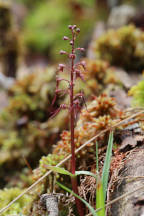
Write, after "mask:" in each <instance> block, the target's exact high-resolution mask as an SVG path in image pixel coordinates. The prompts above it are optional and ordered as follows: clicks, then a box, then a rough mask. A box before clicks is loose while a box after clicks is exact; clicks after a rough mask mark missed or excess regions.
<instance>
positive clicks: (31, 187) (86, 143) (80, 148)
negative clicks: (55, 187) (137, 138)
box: [0, 110, 144, 214]
mask: <svg viewBox="0 0 144 216" xmlns="http://www.w3.org/2000/svg"><path fill="white" fill-rule="evenodd" d="M142 113H144V110H143V111H140V112H138V113H135V114H133V115H131V116H129V117H128V118H126V119H124V120H122V121H120V122H118V123H117V124H115V125H113V126H112V127H111V128H107V129H105V130H103V131H101V132H100V133H98V134H97V135H95V136H94V137H92V138H91V139H89V140H88V141H87V142H85V143H84V144H83V145H81V146H80V147H79V148H78V149H76V150H75V153H76V154H77V153H78V152H79V151H81V150H82V149H83V148H84V147H86V146H87V145H88V144H89V143H91V142H92V141H94V140H95V139H96V138H97V137H99V136H101V135H102V134H104V133H105V132H107V131H109V130H111V129H112V128H115V127H117V126H120V125H121V124H123V123H124V122H125V121H128V120H129V119H131V118H134V117H136V116H138V115H140V114H142ZM70 158H71V154H70V155H68V156H67V157H66V158H64V159H63V160H62V161H61V162H60V163H58V164H57V165H56V167H59V166H61V165H63V164H64V163H65V162H66V161H68V160H69V159H70ZM51 173H52V170H50V171H47V172H46V173H45V174H44V175H43V176H42V177H40V178H39V179H38V180H37V181H36V182H35V183H33V184H32V185H31V186H30V187H28V188H27V189H26V190H24V191H23V192H22V193H21V194H20V195H19V196H17V197H16V198H15V199H14V200H12V201H11V202H10V203H9V204H8V205H7V206H5V207H3V208H2V209H0V214H1V213H3V212H4V211H6V210H7V209H8V208H9V207H10V206H11V205H12V204H13V203H14V202H16V201H17V200H18V199H20V198H21V197H22V196H23V195H24V194H26V193H28V192H30V191H31V190H32V189H33V188H34V187H35V186H36V185H38V184H39V183H40V182H42V181H43V180H44V179H45V178H46V177H47V176H48V175H50V174H51ZM143 187H144V186H143ZM137 190H140V189H137ZM134 192H135V191H134ZM130 193H131V192H130ZM122 196H124V195H122ZM122 198H123V197H122ZM122 198H120V199H122ZM117 199H118V198H117ZM117 199H115V200H116V201H117ZM118 200H119V199H118ZM111 202H112V201H111ZM111 202H110V204H112V203H111ZM110 204H109V203H108V204H107V205H110ZM107 205H106V206H107Z"/></svg>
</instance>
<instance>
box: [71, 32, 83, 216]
mask: <svg viewBox="0 0 144 216" xmlns="http://www.w3.org/2000/svg"><path fill="white" fill-rule="evenodd" d="M71 54H72V55H74V31H73V30H72V53H71ZM70 109H71V115H70V130H71V154H72V160H71V172H72V174H75V169H76V159H75V143H74V118H75V117H74V58H72V59H71V78H70ZM71 182H72V188H73V191H74V192H75V193H76V194H78V186H77V178H76V177H72V178H71ZM75 201H76V206H77V210H78V213H79V215H80V216H83V215H84V213H83V206H82V203H81V201H80V200H79V199H77V198H76V197H75Z"/></svg>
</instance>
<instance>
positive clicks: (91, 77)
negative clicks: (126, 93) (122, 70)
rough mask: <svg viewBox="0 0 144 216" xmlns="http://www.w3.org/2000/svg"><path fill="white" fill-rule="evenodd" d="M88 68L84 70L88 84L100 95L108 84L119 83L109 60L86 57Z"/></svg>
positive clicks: (92, 90) (93, 91)
mask: <svg viewBox="0 0 144 216" xmlns="http://www.w3.org/2000/svg"><path fill="white" fill-rule="evenodd" d="M85 61H86V67H87V70H86V71H85V72H84V78H85V80H86V86H88V88H89V89H90V90H91V92H92V93H94V94H96V95H100V93H102V92H103V91H104V89H105V88H106V87H107V86H108V84H118V83H119V82H118V80H117V78H116V76H115V73H114V71H115V69H114V68H112V67H111V66H110V65H109V63H108V62H107V61H103V60H101V59H96V60H90V59H85Z"/></svg>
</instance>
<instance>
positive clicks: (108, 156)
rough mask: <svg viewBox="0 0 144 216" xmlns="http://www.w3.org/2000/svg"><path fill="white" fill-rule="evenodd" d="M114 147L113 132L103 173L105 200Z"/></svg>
mask: <svg viewBox="0 0 144 216" xmlns="http://www.w3.org/2000/svg"><path fill="white" fill-rule="evenodd" d="M112 146H113V132H110V135H109V140H108V146H107V152H106V158H105V162H104V167H103V172H102V185H103V190H104V200H105V199H106V192H107V185H108V177H109V169H110V162H111V156H112Z"/></svg>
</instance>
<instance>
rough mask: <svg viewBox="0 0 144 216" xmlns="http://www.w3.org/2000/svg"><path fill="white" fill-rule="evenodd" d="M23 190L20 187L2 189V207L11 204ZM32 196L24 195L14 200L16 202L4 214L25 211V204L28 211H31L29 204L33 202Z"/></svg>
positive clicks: (0, 199) (0, 194) (0, 197)
mask: <svg viewBox="0 0 144 216" xmlns="http://www.w3.org/2000/svg"><path fill="white" fill-rule="evenodd" d="M22 192H23V190H21V189H19V188H10V189H7V188H5V189H4V190H0V209H2V208H3V207H5V206H6V205H8V204H9V202H11V201H12V200H13V199H15V198H16V197H17V196H18V195H20V194H21V193H22ZM32 200H33V199H32V197H31V196H30V195H26V194H25V195H23V196H22V197H21V198H20V199H19V200H18V201H16V202H14V204H13V205H12V206H11V207H9V208H8V210H7V211H6V212H4V213H2V216H6V215H11V216H12V215H17V214H20V213H22V212H23V209H24V208H25V206H27V213H30V212H29V210H28V206H29V205H30V203H31V202H32Z"/></svg>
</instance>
